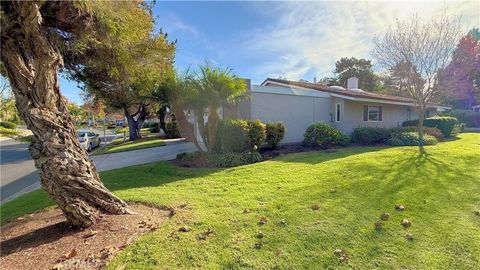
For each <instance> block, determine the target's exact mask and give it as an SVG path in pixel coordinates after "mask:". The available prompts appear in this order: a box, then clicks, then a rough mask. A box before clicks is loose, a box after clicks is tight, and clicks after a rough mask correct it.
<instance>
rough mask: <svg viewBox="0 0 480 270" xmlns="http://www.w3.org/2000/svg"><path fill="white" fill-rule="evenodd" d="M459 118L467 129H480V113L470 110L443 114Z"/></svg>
mask: <svg viewBox="0 0 480 270" xmlns="http://www.w3.org/2000/svg"><path fill="white" fill-rule="evenodd" d="M443 115H444V116H451V117H455V118H457V120H458V121H459V122H461V123H465V126H466V127H480V112H474V111H470V110H451V111H449V112H446V113H444V114H443Z"/></svg>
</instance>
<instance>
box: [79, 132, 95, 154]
mask: <svg viewBox="0 0 480 270" xmlns="http://www.w3.org/2000/svg"><path fill="white" fill-rule="evenodd" d="M77 137H78V141H80V146H82V147H83V148H85V149H86V150H87V151H89V152H90V151H92V149H93V148H95V147H97V146H99V145H100V135H98V134H95V132H93V131H91V130H77Z"/></svg>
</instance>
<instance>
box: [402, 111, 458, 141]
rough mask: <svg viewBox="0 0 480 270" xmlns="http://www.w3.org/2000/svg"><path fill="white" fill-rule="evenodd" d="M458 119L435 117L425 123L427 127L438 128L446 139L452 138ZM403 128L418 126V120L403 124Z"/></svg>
mask: <svg viewBox="0 0 480 270" xmlns="http://www.w3.org/2000/svg"><path fill="white" fill-rule="evenodd" d="M457 122H458V121H457V119H456V118H454V117H450V116H434V117H430V118H427V119H425V120H424V121H423V125H424V126H425V127H434V128H438V129H439V130H440V131H441V132H442V134H443V135H444V136H445V137H450V136H452V134H453V131H454V128H455V125H456V124H457ZM402 126H404V127H406V126H418V120H410V121H405V122H403V124H402Z"/></svg>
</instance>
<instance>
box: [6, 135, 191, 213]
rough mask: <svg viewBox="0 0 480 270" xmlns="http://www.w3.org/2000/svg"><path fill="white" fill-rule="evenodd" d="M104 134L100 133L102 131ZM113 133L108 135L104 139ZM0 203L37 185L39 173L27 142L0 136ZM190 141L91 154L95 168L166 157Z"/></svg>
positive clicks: (186, 148) (182, 149) (187, 149)
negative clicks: (96, 154) (111, 152)
mask: <svg viewBox="0 0 480 270" xmlns="http://www.w3.org/2000/svg"><path fill="white" fill-rule="evenodd" d="M102 135H103V134H102ZM113 138H114V137H109V136H107V140H112V139H113ZM0 145H1V147H0V179H1V204H3V203H5V202H7V201H9V200H12V199H14V198H16V197H18V196H19V195H21V194H24V193H27V192H30V191H32V190H35V189H38V188H39V187H40V183H39V176H38V173H37V171H36V169H35V167H34V164H33V161H32V159H31V158H30V153H29V152H28V143H21V142H18V141H15V140H12V139H5V138H0ZM194 150H195V147H194V146H193V145H192V144H191V143H185V142H184V141H182V140H172V141H169V142H167V145H166V146H162V147H155V148H148V149H141V150H136V151H128V152H121V153H113V154H106V155H99V156H93V157H92V160H93V161H94V162H95V165H96V167H97V169H98V171H106V170H111V169H117V168H123V167H127V166H133V165H138V164H144V163H150V162H155V161H160V160H169V159H173V158H175V156H176V155H177V154H179V153H182V152H190V151H194Z"/></svg>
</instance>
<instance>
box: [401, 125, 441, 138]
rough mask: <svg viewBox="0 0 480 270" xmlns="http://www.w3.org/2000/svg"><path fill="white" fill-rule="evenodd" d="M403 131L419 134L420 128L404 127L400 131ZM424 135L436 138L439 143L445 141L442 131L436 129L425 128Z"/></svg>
mask: <svg viewBox="0 0 480 270" xmlns="http://www.w3.org/2000/svg"><path fill="white" fill-rule="evenodd" d="M402 129H403V131H415V132H418V127H417V126H411V127H403V128H401V129H400V130H402ZM423 133H424V134H426V135H430V136H433V137H435V139H437V140H438V141H441V140H443V138H444V137H445V136H443V133H442V131H441V130H440V129H438V128H434V127H423Z"/></svg>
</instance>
